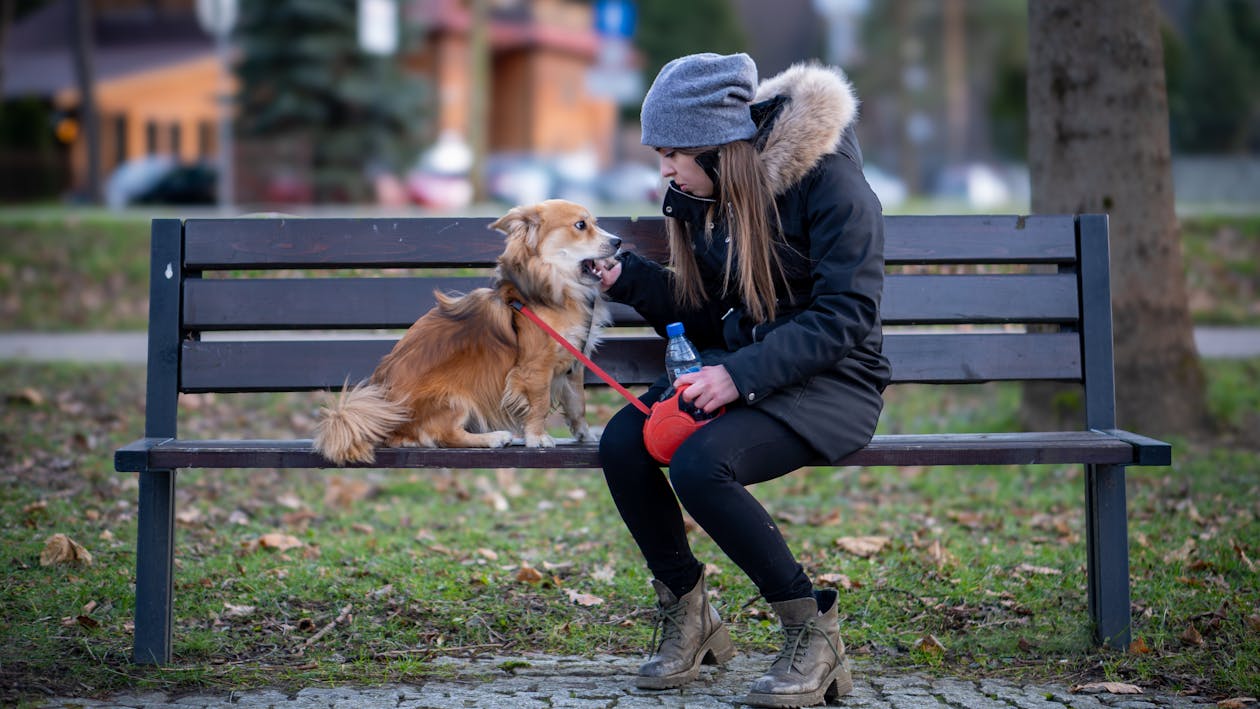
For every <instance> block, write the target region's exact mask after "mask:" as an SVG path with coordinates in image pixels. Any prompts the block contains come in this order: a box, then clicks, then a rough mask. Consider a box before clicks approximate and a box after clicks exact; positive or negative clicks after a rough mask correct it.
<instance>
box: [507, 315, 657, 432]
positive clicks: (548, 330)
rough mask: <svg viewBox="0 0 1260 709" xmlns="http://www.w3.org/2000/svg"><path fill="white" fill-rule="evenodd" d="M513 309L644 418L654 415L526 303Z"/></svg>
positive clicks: (645, 405) (646, 406)
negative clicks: (613, 390) (617, 393)
mask: <svg viewBox="0 0 1260 709" xmlns="http://www.w3.org/2000/svg"><path fill="white" fill-rule="evenodd" d="M512 307H513V308H515V309H516V310H517V311H518V312H520V313H521V314H522V315H524V316H525V317H527V318H529V319H530V320H533V321H534V324H535V325H537V326H538V327H541V328H542V329H543V331H544V332H546V333H547V334H548V335H551V339H553V340H555V341H556V342H559V343H560V345H561V346H562V347H564V348H565V349H566V350H568V351H569V352H570V353H571V354H572V355H573V356H574V357H577V358H578V361H579V362H581V363H582V364H584V365H586V366H587V368H588V369H590V370H591V371H592V372H594V373H595V375H596V376H598V377H599V378H600V379H603V380H604V382H605V383H607V384H608V386H610V387H612V388H613V389H616V390H617V391H618V392H619V393H620V394H621V395H622V396H624V397H626V401H629V402H630V403H631V404H634V407H635V408H636V409H638V410H639V411H642V412H643V415H644V416H651V415H652V410H651V409H649V408H648V405H647V404H645V403H643V402H642V401H639V397H637V396H635V395H634V394H631V393H630V390H629V389H627V388H625V387H623V386H621V384H620V383H618V382H617V380H616V379H613V378H612V376H611V375H609V374H608V372H605V371H604V370H603V369H600V366H599V365H598V364H595V363H594V362H592V361H591V358H590V357H587V356H586V355H584V354H582V351H581V350H579V349H578V348H576V347H574V346H573V343H571V342H569V341H568V340H566V339H564V335H561V334H560V333H558V332H556V330H555V328H553V327H552V326H550V325H548V324H547V323H545V322H543V319H542V318H540V317H538V315H537V314H535V313H534V311H532V310H530V309H529V308H527V307H525V304H524V303H522V302H520V301H519V300H514V301H512Z"/></svg>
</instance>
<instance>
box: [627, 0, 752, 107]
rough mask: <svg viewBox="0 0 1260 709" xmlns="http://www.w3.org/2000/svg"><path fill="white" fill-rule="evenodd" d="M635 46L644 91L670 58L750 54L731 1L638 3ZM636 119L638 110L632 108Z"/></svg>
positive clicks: (652, 0) (642, 0) (643, 0)
mask: <svg viewBox="0 0 1260 709" xmlns="http://www.w3.org/2000/svg"><path fill="white" fill-rule="evenodd" d="M634 44H635V46H636V47H637V48H638V49H639V51H641V52H642V53H643V88H644V91H646V90H647V87H649V86H651V85H652V79H654V78H656V73H657V72H659V71H660V70H661V67H663V66H665V65H666V64H667V63H669V61H670V60H671V59H674V58H676V57H681V56H683V55H685V54H694V53H696V52H716V53H718V54H731V53H733V52H745V51H748V39H747V37H745V36H744V31H743V29H741V28H740V25H739V16H738V15H737V14H736V12H735V6H734V5H733V4H732V3H731V2H730V0H688V1H687V2H679V1H678V0H638V23H637V25H636V27H635V33H634ZM631 108H632V112H633V114H634V118H636V119H637V118H638V117H639V107H638V106H633V107H631Z"/></svg>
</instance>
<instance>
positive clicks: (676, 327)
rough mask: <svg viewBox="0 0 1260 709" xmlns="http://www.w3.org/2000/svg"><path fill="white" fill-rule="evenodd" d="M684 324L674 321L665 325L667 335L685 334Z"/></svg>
mask: <svg viewBox="0 0 1260 709" xmlns="http://www.w3.org/2000/svg"><path fill="white" fill-rule="evenodd" d="M683 332H684V328H683V324H682V323H680V322H672V323H670V324H668V325H666V326H665V335H666V336H667V337H678V336H679V335H681V334H683Z"/></svg>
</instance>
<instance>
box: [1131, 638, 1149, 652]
mask: <svg viewBox="0 0 1260 709" xmlns="http://www.w3.org/2000/svg"><path fill="white" fill-rule="evenodd" d="M1129 653H1130V654H1133V655H1149V654H1150V653H1151V648H1150V646H1148V645H1147V644H1146V640H1144V639H1142V638H1138V639H1136V640H1134V641H1133V642H1131V643H1129Z"/></svg>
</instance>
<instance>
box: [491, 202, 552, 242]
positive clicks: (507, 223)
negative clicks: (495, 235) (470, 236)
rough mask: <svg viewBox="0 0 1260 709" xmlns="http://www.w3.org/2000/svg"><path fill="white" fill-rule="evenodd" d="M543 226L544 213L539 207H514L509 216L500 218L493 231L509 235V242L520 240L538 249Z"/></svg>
mask: <svg viewBox="0 0 1260 709" xmlns="http://www.w3.org/2000/svg"><path fill="white" fill-rule="evenodd" d="M541 224H542V211H541V210H540V209H539V208H538V205H532V206H528V207H513V208H512V209H510V210H508V213H507V214H504V215H503V216H502V217H499V219H498V220H496V221H495V222H494V223H493V224H491V225H490V228H491V229H498V230H499V231H501V232H503V233H504V234H507V238H508V241H512V240H513V239H520V240H522V241H524V242H525V245H526V246H528V247H529V248H531V249H534V248H538V227H539V225H541Z"/></svg>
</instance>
